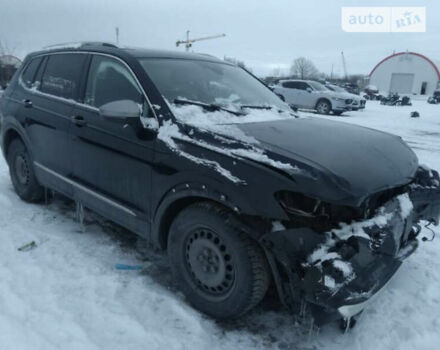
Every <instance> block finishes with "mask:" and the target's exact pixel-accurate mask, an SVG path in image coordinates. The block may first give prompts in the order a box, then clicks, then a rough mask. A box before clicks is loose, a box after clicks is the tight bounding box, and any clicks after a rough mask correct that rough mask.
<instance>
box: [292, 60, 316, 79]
mask: <svg viewBox="0 0 440 350" xmlns="http://www.w3.org/2000/svg"><path fill="white" fill-rule="evenodd" d="M290 74H292V75H294V76H296V77H298V78H300V79H316V78H317V77H318V76H319V70H318V69H317V68H316V66H315V65H314V64H313V62H312V61H311V60H309V59H308V58H305V57H298V58H297V59H295V60H294V61H293V64H292V66H291V67H290Z"/></svg>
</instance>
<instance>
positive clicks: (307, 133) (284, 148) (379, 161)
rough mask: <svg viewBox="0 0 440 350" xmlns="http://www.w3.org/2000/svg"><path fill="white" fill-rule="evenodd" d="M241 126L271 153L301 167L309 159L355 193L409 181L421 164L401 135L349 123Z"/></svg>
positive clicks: (303, 120)
mask: <svg viewBox="0 0 440 350" xmlns="http://www.w3.org/2000/svg"><path fill="white" fill-rule="evenodd" d="M237 126H238V127H239V128H240V129H241V130H242V131H244V132H245V133H246V134H247V135H249V136H252V137H254V138H255V139H257V140H258V141H259V142H260V144H261V145H260V146H262V147H263V148H264V149H265V150H266V152H267V154H268V155H269V156H270V157H272V158H275V159H276V160H281V161H289V162H291V163H292V164H294V165H298V167H301V163H302V164H307V166H311V167H312V168H314V169H316V170H318V171H319V172H320V173H323V174H325V175H326V176H328V177H330V178H333V179H334V180H335V181H336V182H337V183H338V184H341V183H343V184H345V185H343V187H345V190H346V191H347V192H349V193H350V194H351V195H353V196H359V197H360V196H366V195H368V194H371V193H375V192H378V191H381V190H384V189H387V188H391V187H395V186H399V185H403V184H406V183H408V182H410V180H411V179H412V178H413V176H414V173H415V171H416V170H417V167H418V159H417V157H416V155H415V154H414V152H413V151H412V150H411V149H410V148H409V147H408V146H407V145H406V144H405V143H404V142H403V141H402V140H401V138H400V137H398V136H395V135H391V134H388V133H385V132H381V131H377V130H373V129H369V128H364V127H360V126H355V125H352V124H348V123H343V122H335V121H330V120H326V119H320V118H299V119H292V120H290V119H284V120H278V121H270V122H261V123H244V124H237ZM277 158H278V159H277Z"/></svg>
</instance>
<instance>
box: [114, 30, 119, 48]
mask: <svg viewBox="0 0 440 350" xmlns="http://www.w3.org/2000/svg"><path fill="white" fill-rule="evenodd" d="M115 32H116V45H118V46H119V27H116V28H115Z"/></svg>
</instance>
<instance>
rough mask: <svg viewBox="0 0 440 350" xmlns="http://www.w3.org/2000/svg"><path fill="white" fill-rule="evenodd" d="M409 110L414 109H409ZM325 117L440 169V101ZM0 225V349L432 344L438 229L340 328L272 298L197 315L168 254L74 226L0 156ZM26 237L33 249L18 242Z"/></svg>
mask: <svg viewBox="0 0 440 350" xmlns="http://www.w3.org/2000/svg"><path fill="white" fill-rule="evenodd" d="M413 110H417V111H419V112H420V114H421V117H420V118H418V119H411V118H410V117H409V114H410V112H411V111H413ZM303 114H310V113H303ZM314 116H315V117H319V118H321V117H320V116H317V115H314ZM323 118H324V117H323ZM325 118H329V119H335V120H339V121H344V122H348V123H356V124H360V125H364V126H368V127H372V128H377V129H381V130H385V131H389V132H393V133H395V134H398V135H401V136H402V137H403V138H404V139H405V140H406V141H408V142H409V144H410V145H411V146H412V147H413V148H414V150H415V151H416V153H417V154H418V156H419V157H420V160H421V163H425V164H427V165H429V166H431V167H434V168H436V169H440V106H435V105H428V104H427V103H426V102H423V101H415V102H414V106H412V107H390V106H381V105H379V104H378V103H377V102H368V103H367V109H366V110H365V111H359V112H350V113H346V116H341V117H333V116H328V117H325ZM341 156H343V155H341ZM359 162H362V159H359ZM353 166H356V164H353ZM0 233H1V238H2V241H1V243H0V350H29V349H32V350H51V349H63V350H68V349H72V350H79V349H80V350H88V349H106V350H112V349H124V350H140V349H167V350H170V349H208V348H209V349H211V350H214V349H249V348H252V349H263V348H264V349H268V348H275V349H335V350H336V349H338V350H339V349H350V350H351V349H374V350H380V349H399V350H402V349H411V350H413V349H418V350H421V349H437V348H438V344H439V343H440V259H439V256H440V237H439V238H438V239H436V240H434V241H433V242H421V245H420V248H419V249H418V251H417V252H416V253H415V254H414V255H413V256H411V257H410V258H409V259H408V260H407V261H406V262H405V263H404V265H403V267H402V268H401V270H400V271H399V272H398V274H397V275H396V276H395V277H394V278H393V279H392V281H391V282H390V283H389V285H388V286H387V288H386V289H385V290H384V291H383V292H382V293H381V295H380V296H379V297H378V298H377V299H376V300H375V301H374V303H373V304H371V305H370V307H369V308H368V309H367V310H366V311H365V312H364V313H363V315H362V317H361V319H360V321H359V322H358V325H357V326H356V328H355V329H353V330H352V331H351V332H349V333H347V334H341V332H340V331H339V329H338V328H337V327H336V325H329V326H326V327H323V328H321V329H320V331H319V332H318V333H316V332H314V333H313V334H312V335H310V334H309V329H308V327H307V325H300V324H296V325H295V324H294V319H293V318H292V316H290V315H289V314H287V313H285V312H284V311H282V310H280V308H279V306H278V305H277V304H276V303H275V302H274V301H273V298H272V299H271V298H267V300H265V301H264V302H263V304H262V305H260V306H259V307H258V308H257V309H256V310H255V311H253V312H252V313H250V314H249V315H247V316H246V317H244V318H242V319H240V320H238V321H233V322H225V323H217V322H215V321H213V320H211V319H209V318H207V317H205V316H203V315H201V314H199V313H198V312H197V311H195V310H194V309H192V308H191V307H190V306H189V305H187V304H186V302H185V301H184V299H183V297H182V295H181V294H179V293H178V292H176V291H175V290H174V288H173V286H172V282H171V278H170V272H169V269H168V266H167V262H166V257H165V256H162V255H161V254H155V253H153V252H151V251H148V250H145V249H141V246H142V244H139V242H137V241H136V238H135V237H134V236H133V235H130V234H129V233H127V232H126V231H125V230H123V229H121V228H119V227H117V226H116V225H113V224H111V223H108V222H107V221H105V220H103V219H102V218H99V217H98V216H96V215H93V214H90V213H88V215H87V222H86V225H85V231H84V232H82V230H81V227H80V226H79V224H78V223H77V222H76V221H75V220H74V205H73V203H71V202H70V201H68V200H65V199H63V198H60V197H58V196H57V197H55V199H54V200H53V201H51V203H50V204H49V205H48V206H45V205H30V204H25V203H23V202H21V201H20V200H19V199H18V198H17V196H16V195H15V194H14V192H13V189H12V186H11V183H10V180H9V174H8V168H7V166H6V164H5V162H4V160H3V159H1V160H0ZM422 235H427V236H429V237H430V235H431V234H430V232H429V231H427V230H423V232H422ZM31 241H35V242H36V244H37V247H36V248H34V249H32V250H30V251H27V252H21V251H18V250H17V248H19V247H21V246H23V245H25V244H26V243H29V242H31ZM117 263H124V264H135V265H137V264H144V266H145V268H144V269H143V270H142V271H125V270H119V269H116V268H115V264H117Z"/></svg>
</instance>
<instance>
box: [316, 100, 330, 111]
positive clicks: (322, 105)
mask: <svg viewBox="0 0 440 350" xmlns="http://www.w3.org/2000/svg"><path fill="white" fill-rule="evenodd" d="M331 109H332V106H331V104H330V102H329V101H327V100H319V101H318V103H317V104H316V111H317V112H318V113H319V114H329V113H330V111H331Z"/></svg>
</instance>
